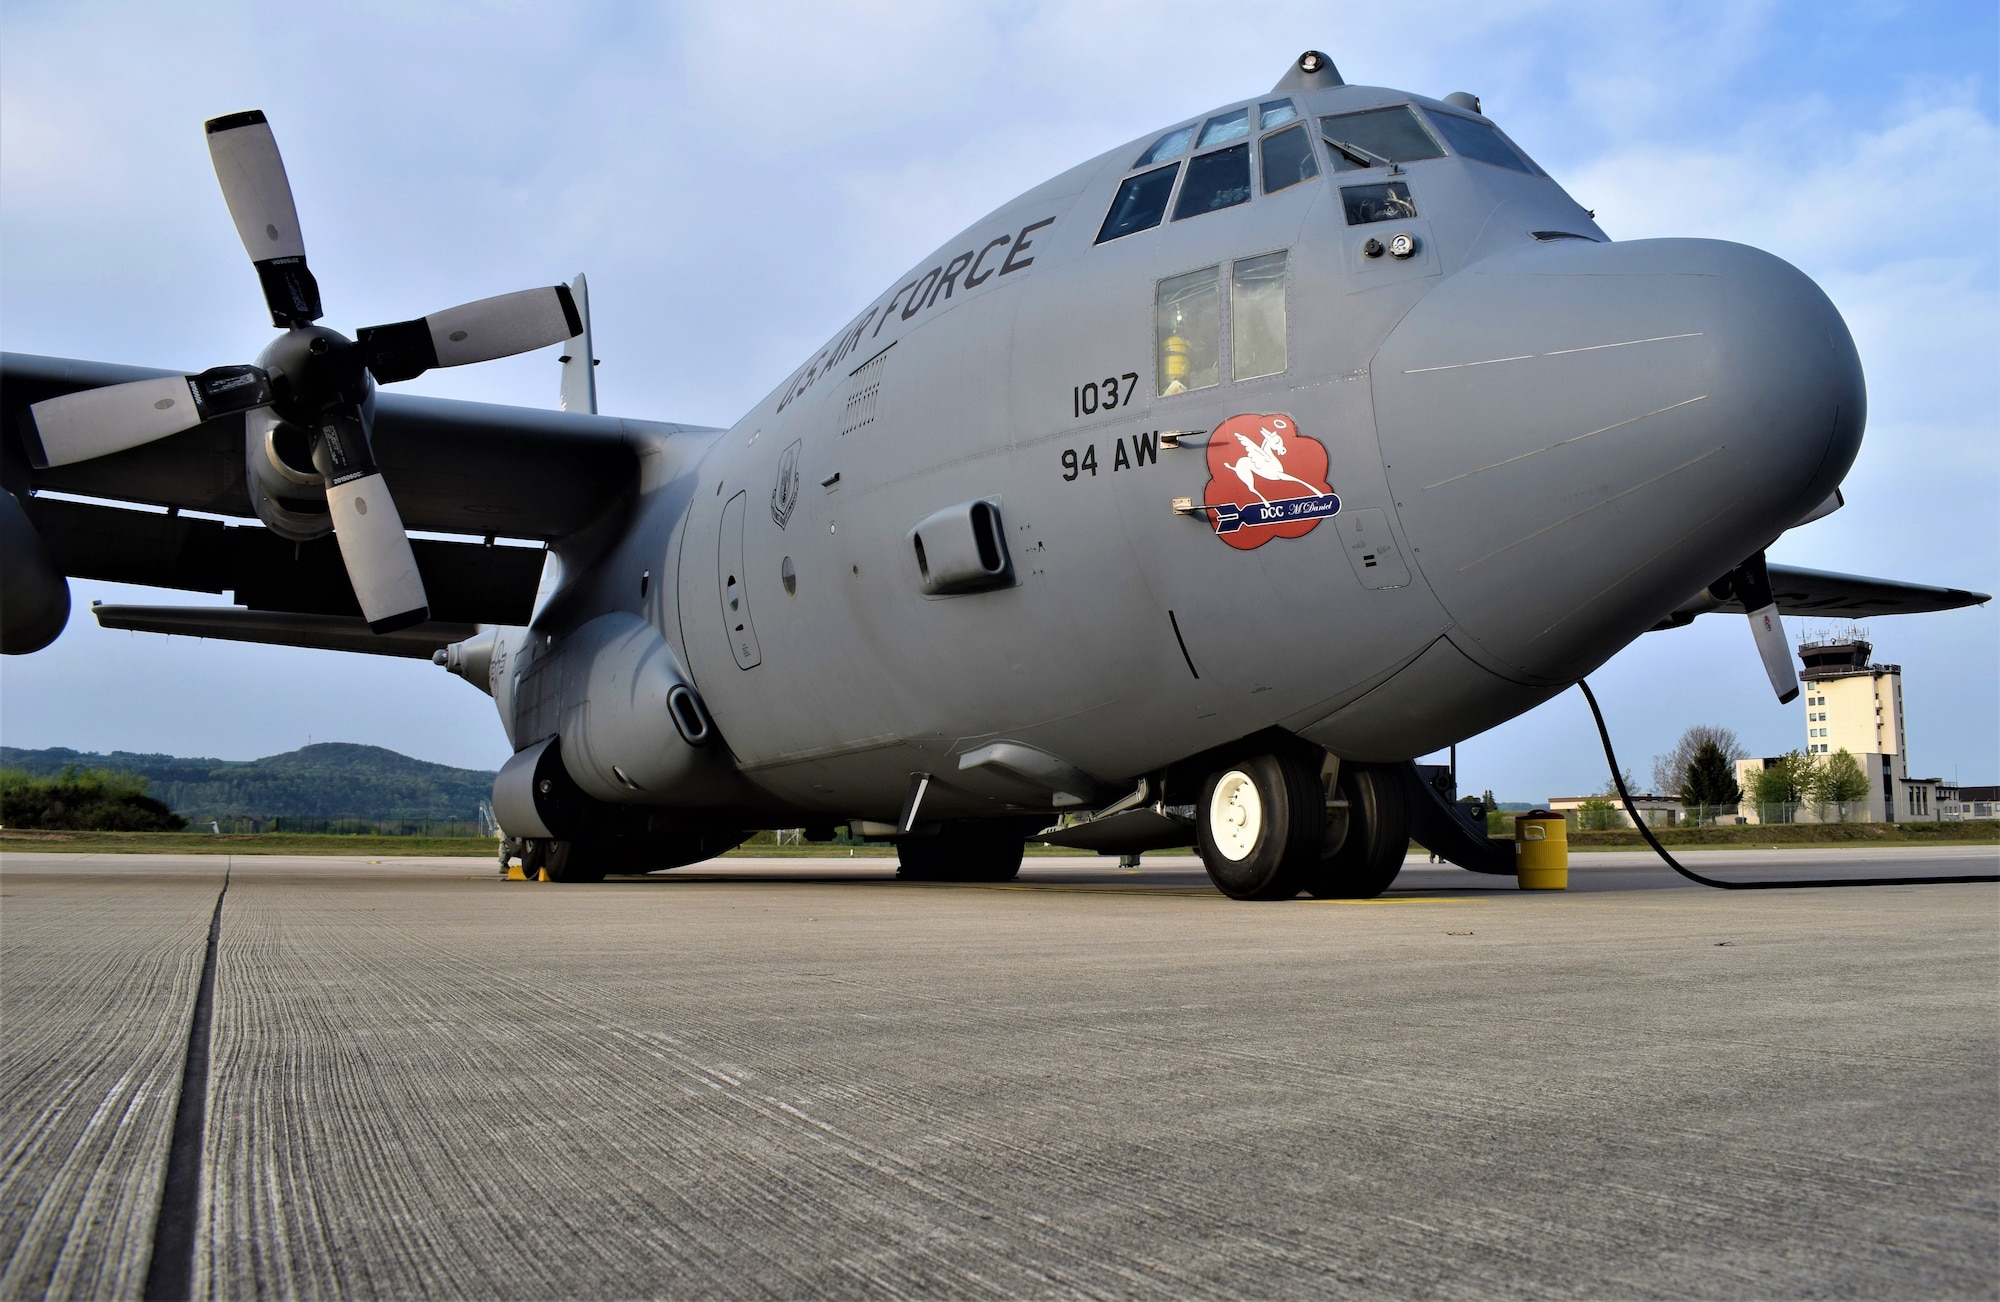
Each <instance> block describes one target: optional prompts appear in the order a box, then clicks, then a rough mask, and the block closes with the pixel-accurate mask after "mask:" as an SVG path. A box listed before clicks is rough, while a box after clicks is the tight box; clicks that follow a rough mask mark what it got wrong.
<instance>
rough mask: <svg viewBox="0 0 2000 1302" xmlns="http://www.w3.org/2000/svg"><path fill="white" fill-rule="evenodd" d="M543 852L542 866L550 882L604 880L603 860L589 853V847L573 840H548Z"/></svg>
mask: <svg viewBox="0 0 2000 1302" xmlns="http://www.w3.org/2000/svg"><path fill="white" fill-rule="evenodd" d="M547 845H548V849H547V851H546V852H545V853H544V857H543V860H542V867H543V868H544V869H545V870H547V872H548V874H549V880H550V881H552V882H601V881H603V880H604V860H603V858H602V857H601V856H600V855H596V854H593V853H591V850H590V847H589V846H585V845H579V844H577V843H576V842H575V841H550V842H548V843H547Z"/></svg>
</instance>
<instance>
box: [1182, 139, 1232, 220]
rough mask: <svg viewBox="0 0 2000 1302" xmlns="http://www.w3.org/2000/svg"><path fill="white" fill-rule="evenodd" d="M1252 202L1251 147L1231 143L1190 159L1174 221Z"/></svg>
mask: <svg viewBox="0 0 2000 1302" xmlns="http://www.w3.org/2000/svg"><path fill="white" fill-rule="evenodd" d="M1248 202H1250V146H1249V145H1247V144H1243V145H1231V146H1230V147H1229V148H1227V149H1218V150H1216V151H1215V152H1214V153H1212V154H1197V155H1195V156H1194V158H1192V159H1190V160H1189V162H1188V174H1187V183H1186V184H1185V185H1183V186H1181V197H1180V198H1179V199H1178V200H1176V201H1175V203H1174V220H1175V221H1181V220H1184V219H1185V218H1188V217H1199V216H1201V215H1202V214H1203V213H1205V212H1214V211H1216V210H1217V209H1218V208H1234V207H1235V206H1236V205H1237V204H1239V203H1248Z"/></svg>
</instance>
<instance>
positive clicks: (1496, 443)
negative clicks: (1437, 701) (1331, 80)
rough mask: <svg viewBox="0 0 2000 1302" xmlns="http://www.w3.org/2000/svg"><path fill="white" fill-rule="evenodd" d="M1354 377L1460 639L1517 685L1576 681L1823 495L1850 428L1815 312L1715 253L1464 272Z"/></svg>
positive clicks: (1785, 279) (1823, 326)
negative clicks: (1366, 373) (1366, 374)
mask: <svg viewBox="0 0 2000 1302" xmlns="http://www.w3.org/2000/svg"><path fill="white" fill-rule="evenodd" d="M1371 375H1372V383H1373V391H1374V398H1375V414H1376V428H1377V432H1378V435H1379V437H1380V440H1381V447H1382V459H1383V464H1384V466H1385V467H1386V468H1387V474H1388V478H1389V486H1390V488H1391V490H1392V492H1393V495H1394V498H1395V504H1396V511H1397V514H1398V516H1399V518H1400V521H1401V523H1402V526H1403V529H1404V532H1405V534H1406V535H1407V537H1408V538H1409V540H1410V544H1411V547H1412V549H1413V551H1414V553H1415V555H1414V559H1415V560H1416V562H1417V563H1418V565H1419V566H1420V567H1421V569H1422V571H1423V574H1424V577H1425V579H1426V580H1427V581H1428V582H1429V584H1430V586H1431V588H1432V591H1433V592H1435V593H1436V595H1437V597H1438V599H1439V601H1440V602H1442V603H1443V605H1444V607H1445V609H1446V610H1447V611H1448V612H1449V613H1450V615H1451V617H1452V618H1453V620H1454V621H1455V629H1454V637H1455V638H1464V639H1469V640H1470V641H1471V642H1472V643H1474V644H1476V646H1477V648H1478V650H1483V651H1484V652H1485V654H1486V656H1487V657H1488V658H1489V659H1490V662H1491V665H1492V667H1493V668H1495V669H1497V670H1501V671H1502V672H1507V673H1508V674H1509V676H1511V677H1517V678H1520V679H1521V680H1522V681H1526V682H1534V683H1565V682H1569V681H1572V680H1573V679H1575V678H1576V677H1578V676H1580V675H1582V674H1584V673H1587V672H1589V670H1591V669H1593V668H1595V667H1596V666H1597V665H1598V664H1600V663H1602V662H1603V660H1605V659H1606V658H1608V657H1609V656H1610V655H1611V654H1612V653H1613V652H1615V651H1616V650H1617V649H1618V648H1619V647H1621V646H1623V645H1624V644H1625V643H1626V642H1627V641H1629V640H1630V639H1631V638H1633V637H1635V636H1637V635H1638V634H1639V633H1640V632H1642V631H1644V630H1645V629H1646V628H1648V627H1650V626H1651V625H1652V624H1654V623H1655V622H1657V621H1658V620H1659V619H1660V618H1661V617H1662V616H1663V615H1664V614H1665V613H1666V612H1667V611H1668V610H1670V609H1671V608H1672V607H1673V606H1674V605H1676V604H1677V603H1678V602H1680V601H1681V600H1683V599H1684V598H1686V597H1688V596H1690V595H1692V594H1693V593H1694V592H1696V591H1697V590H1699V589H1700V588H1701V587H1702V586H1704V585H1705V584H1707V583H1710V582H1712V581H1713V580H1714V579H1715V578H1717V577H1718V576H1720V575H1721V574H1723V573H1724V572H1725V571H1727V570H1728V569H1730V568H1731V567H1732V566H1734V565H1736V564H1738V563H1739V562H1741V561H1742V560H1743V558H1744V557H1746V556H1748V555H1750V554H1751V553H1753V552H1756V551H1757V550H1759V549H1760V548H1762V547H1764V546H1766V545H1767V544H1768V543H1770V542H1771V540H1772V539H1774V538H1776V537H1777V535H1778V534H1779V533H1781V532H1783V531H1784V530H1785V529H1786V528H1787V527H1788V526H1790V525H1791V524H1793V523H1795V522H1796V521H1797V520H1798V519H1799V518H1800V517H1801V516H1803V515H1805V514H1806V513H1807V512H1809V511H1810V510H1811V509H1812V508H1813V507H1814V506H1816V505H1818V504H1819V503H1820V502H1822V501H1824V500H1825V499H1826V497H1827V495H1828V494H1829V493H1831V492H1832V491H1833V489H1834V488H1835V487H1837V486H1838V485H1839V483H1840V480H1841V478H1842V476H1844V475H1845V474H1846V473H1847V468H1848V466H1849V465H1851V464H1852V463H1853V460H1854V456H1855V453H1856V451H1857V450H1858V449H1859V447H1860V443H1861V431H1862V427H1863V425H1864V424H1865V421H1866V414H1867V399H1866V390H1865V387H1864V385H1863V382H1862V376H1861V363H1860V359H1859V357H1858V355H1857V354H1856V352H1855V349H1854V341H1853V339H1852V338H1851V337H1850V336H1849V334H1848V331H1847V327H1846V324H1845V323H1844V322H1843V321H1842V320H1841V318H1840V314H1839V312H1838V311H1836V310H1835V309H1834V306H1833V304H1832V303H1830V302H1829V301H1828V300H1827V298H1826V295H1825V294H1823V293H1822V292H1821V291H1820V289H1819V287H1818V286H1817V285H1815V284H1814V283H1813V282H1812V281H1811V280H1810V279H1808V278H1807V277H1806V276H1805V275H1804V273H1802V272H1800V271H1799V270H1798V269H1797V268H1795V267H1793V266H1791V265H1790V264H1788V263H1786V262H1783V261H1781V260H1780V259H1778V258H1775V257H1772V256H1771V255H1769V254H1767V253H1763V252H1760V251H1759V250H1756V249H1752V248H1748V247H1745V246H1743V245H1740V244H1727V243H1723V242H1720V241H1715V240H1638V241H1632V242H1630V243H1612V244H1596V243H1590V242H1585V241H1581V240H1565V241H1560V242H1556V243H1550V244H1543V245H1532V246H1528V247H1526V248H1522V249H1518V250H1512V251H1509V252H1507V253H1504V254H1500V255H1497V256H1495V257H1493V258H1489V259H1486V260H1484V261H1482V262H1478V263H1475V264H1473V265H1472V266H1470V267H1467V268H1466V269H1465V270H1463V271H1461V272H1459V273H1458V274H1456V275H1454V276H1452V277H1451V278H1449V279H1448V280H1446V281H1445V282H1444V283H1442V284H1440V285H1439V286H1438V287H1437V288H1436V289H1434V290H1432V291H1431V293H1430V294H1428V295H1427V296H1425V298H1424V299H1423V300H1422V301H1420V302H1419V303H1418V304H1417V306H1416V307H1415V308H1414V309H1412V310H1411V312H1410V313H1409V315H1408V316H1406V317H1405V318H1404V319H1403V321H1402V322H1401V323H1400V324H1399V325H1398V326H1397V327H1396V329H1395V330H1394V331H1393V332H1392V333H1391V334H1390V336H1389V338H1388V339H1387V340H1386V341H1385V342H1384V343H1383V346H1382V348H1381V349H1380V351H1379V352H1378V353H1377V354H1376V357H1375V360H1374V363H1373V365H1372V368H1371ZM1465 649H1466V650H1467V651H1468V652H1469V653H1472V654H1475V655H1476V654H1478V651H1477V650H1475V649H1474V647H1471V646H1468V647H1466V648H1465Z"/></svg>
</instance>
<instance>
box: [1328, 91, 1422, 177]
mask: <svg viewBox="0 0 2000 1302" xmlns="http://www.w3.org/2000/svg"><path fill="white" fill-rule="evenodd" d="M1319 131H1320V135H1321V136H1323V137H1324V138H1325V139H1326V143H1327V147H1328V149H1329V150H1330V151H1331V152H1332V155H1333V170H1334V171H1336V172H1355V171H1361V170H1363V169H1366V168H1370V167H1387V166H1389V165H1390V164H1391V163H1414V162H1418V161H1421V160H1422V159H1426V158H1443V157H1444V148H1443V147H1442V146H1441V145H1439V144H1438V142H1437V140H1436V139H1435V138H1433V137H1432V135H1431V133H1430V132H1428V131H1426V130H1425V129H1424V124H1423V123H1422V122H1420V121H1418V120H1417V115H1416V114H1415V113H1413V112H1411V111H1410V106H1409V105H1407V104H1399V105H1397V106H1396V107H1395V108H1384V109H1364V110H1363V111H1361V112H1359V113H1341V114H1337V115H1335V116H1333V117H1324V118H1321V119H1320V120H1319Z"/></svg>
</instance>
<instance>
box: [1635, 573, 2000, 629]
mask: <svg viewBox="0 0 2000 1302" xmlns="http://www.w3.org/2000/svg"><path fill="white" fill-rule="evenodd" d="M1770 569H1771V591H1772V594H1773V595H1774V596H1775V597H1776V598H1777V602H1778V610H1779V611H1780V612H1781V613H1782V614H1786V615H1824V616H1828V617H1832V618H1840V619H1867V618H1871V617H1873V616H1876V615H1920V614H1926V613H1929V612H1931V611H1937V610H1957V609H1959V608H1960V607H1962V606H1977V605H1981V604H1983V603H1985V602H1988V601H1991V600H1992V597H1990V596H1988V595H1987V594H1986V593H1984V592H1968V591H1966V590H1965V589H1963V588H1935V587H1931V586H1930V585H1929V584H1924V583H1904V582H1901V581H1899V580H1896V579H1871V578H1868V577H1866V576H1864V575H1859V574H1835V573H1833V572H1831V571H1829V570H1807V569H1800V568H1798V567H1797V566H1792V565H1773V566H1771V567H1770ZM1718 610H1727V611H1734V612H1736V613H1737V614H1743V613H1745V612H1744V610H1743V603H1742V601H1741V600H1740V599H1738V597H1737V596H1736V594H1735V593H1734V592H1732V591H1730V590H1729V581H1728V580H1727V579H1726V578H1724V579H1719V580H1717V581H1716V582H1715V583H1712V584H1710V585H1709V586H1708V587H1706V588H1703V589H1702V590H1701V591H1700V592H1698V593H1696V594H1695V595H1694V596H1692V597H1690V598H1688V600H1686V601H1684V602H1682V603H1681V605H1680V606H1679V607H1678V608H1677V609H1676V610H1675V611H1674V612H1673V614H1671V615H1669V616H1667V618H1666V619H1664V620H1662V621H1660V623H1658V624H1656V625H1654V627H1655V628H1679V627H1681V626H1682V625H1685V624H1687V623H1689V622H1690V621H1692V620H1693V619H1694V617H1695V616H1696V615H1706V614H1708V613H1709V612H1711V611H1718Z"/></svg>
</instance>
